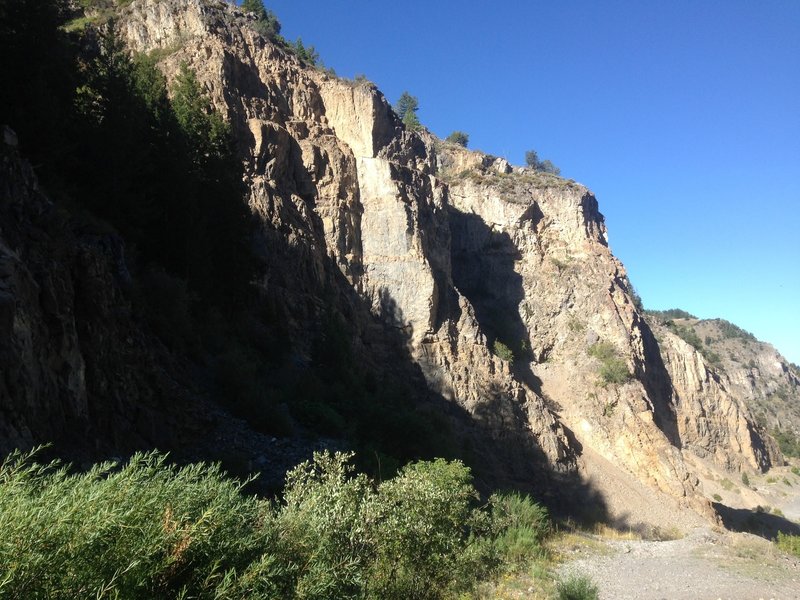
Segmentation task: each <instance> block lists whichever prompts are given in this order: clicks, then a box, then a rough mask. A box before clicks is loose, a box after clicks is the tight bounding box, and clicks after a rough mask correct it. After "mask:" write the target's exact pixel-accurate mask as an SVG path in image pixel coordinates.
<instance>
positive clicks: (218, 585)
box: [0, 453, 497, 600]
mask: <svg viewBox="0 0 800 600" xmlns="http://www.w3.org/2000/svg"><path fill="white" fill-rule="evenodd" d="M350 459H351V455H342V454H335V455H332V454H329V453H322V454H315V456H314V460H313V461H308V462H305V463H303V464H301V465H299V466H298V467H296V468H295V469H294V470H292V471H291V472H289V473H288V475H287V485H286V489H285V494H284V502H283V503H282V504H273V503H271V502H269V501H266V500H261V499H257V498H254V497H248V496H245V495H244V494H242V491H241V489H242V485H243V484H241V483H237V482H236V481H233V480H231V479H228V478H227V477H225V476H224V474H223V473H222V472H221V470H220V469H219V467H216V466H207V465H203V464H199V465H191V466H187V467H180V468H179V467H176V466H172V465H169V464H167V462H166V458H165V456H163V455H159V454H155V453H151V454H137V455H135V456H134V457H133V458H131V460H130V461H129V462H128V463H127V464H126V465H124V466H118V465H115V464H112V463H107V464H103V465H99V466H96V467H94V468H93V469H91V470H90V471H88V472H86V473H71V472H70V471H69V470H68V469H67V468H65V467H62V466H60V465H58V464H56V463H52V464H49V465H38V464H35V463H33V462H32V460H31V458H30V456H25V455H21V454H19V453H17V454H13V455H11V456H10V457H9V458H8V459H7V460H6V461H5V462H3V463H2V465H0V531H2V532H3V534H2V536H0V573H2V575H3V576H2V579H0V589H1V590H2V595H3V597H11V598H54V599H60V598H86V597H98V598H99V597H112V598H120V599H139V598H142V599H145V598H230V599H238V598H242V599H244V598H248V599H249V598H254V599H259V598H264V599H267V598H287V599H288V598H298V599H299V598H303V599H312V598H313V599H319V600H322V599H325V598H337V599H338V598H342V599H348V598H375V599H377V598H386V599H389V600H392V599H398V600H399V599H405V598H420V599H431V600H433V599H439V598H450V597H454V596H456V595H457V594H459V593H462V592H468V591H469V590H470V589H471V588H473V587H474V585H475V583H476V581H477V579H478V578H479V577H482V576H489V575H491V573H493V572H494V570H495V569H496V568H497V561H496V559H495V558H494V556H495V554H494V553H493V547H492V545H491V544H487V543H485V540H486V539H487V538H488V537H490V534H491V531H492V530H491V527H490V519H489V516H488V515H487V513H486V512H485V511H480V510H478V509H476V508H475V504H476V498H477V494H476V492H475V489H474V488H473V486H472V481H471V476H470V472H469V469H467V468H466V467H465V466H463V465H462V464H461V463H458V462H447V461H445V460H441V459H439V460H436V461H434V462H427V463H426V462H419V463H414V464H412V465H409V466H407V467H405V468H404V469H403V470H402V471H401V472H400V474H399V475H398V476H397V477H395V478H394V479H391V480H388V481H385V482H383V483H381V484H380V485H378V486H377V487H376V486H375V485H374V483H373V482H372V481H370V480H369V479H368V478H367V477H366V476H365V475H355V474H354V473H353V467H352V466H351V464H350Z"/></svg>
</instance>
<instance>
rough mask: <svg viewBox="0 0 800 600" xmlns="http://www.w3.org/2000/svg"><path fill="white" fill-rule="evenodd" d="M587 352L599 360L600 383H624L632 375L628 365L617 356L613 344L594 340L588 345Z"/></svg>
mask: <svg viewBox="0 0 800 600" xmlns="http://www.w3.org/2000/svg"><path fill="white" fill-rule="evenodd" d="M587 354H589V356H592V357H594V358H596V359H597V360H599V361H600V372H599V374H600V380H601V385H604V386H605V385H608V384H620V383H625V382H626V381H628V380H629V379H630V378H631V377H632V375H631V372H630V371H629V370H628V365H627V364H626V363H625V361H624V360H622V358H620V357H619V355H618V353H617V349H616V348H615V347H614V345H613V344H610V343H609V342H596V343H595V344H592V345H591V346H590V347H589V349H588V350H587Z"/></svg>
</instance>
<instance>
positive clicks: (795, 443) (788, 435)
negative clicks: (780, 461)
mask: <svg viewBox="0 0 800 600" xmlns="http://www.w3.org/2000/svg"><path fill="white" fill-rule="evenodd" d="M772 437H773V438H775V441H776V442H778V446H779V447H780V449H781V452H782V453H783V454H784V456H793V457H795V458H800V437H798V436H797V435H795V433H794V432H793V431H788V430H779V429H776V430H775V431H773V432H772ZM795 468H796V467H795Z"/></svg>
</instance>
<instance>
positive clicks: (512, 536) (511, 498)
mask: <svg viewBox="0 0 800 600" xmlns="http://www.w3.org/2000/svg"><path fill="white" fill-rule="evenodd" d="M489 503H490V506H491V507H492V513H491V515H492V520H493V529H494V530H495V531H498V532H499V533H498V534H497V535H496V537H495V538H494V539H493V540H492V543H493V545H494V549H495V551H496V553H497V555H499V556H500V557H501V558H502V560H503V563H504V564H505V566H506V568H508V569H511V570H514V569H519V568H522V567H524V566H525V565H526V564H527V563H528V562H530V560H531V559H533V558H539V557H542V556H544V554H545V550H544V546H543V543H544V540H545V539H546V538H547V536H548V535H549V534H550V533H551V526H550V520H549V518H548V514H547V511H546V510H545V509H544V508H543V507H542V506H540V505H538V504H536V503H535V502H533V501H532V500H531V499H530V498H529V497H528V496H525V495H523V494H519V493H517V492H511V493H503V494H495V495H493V496H492V497H491V499H490V501H489Z"/></svg>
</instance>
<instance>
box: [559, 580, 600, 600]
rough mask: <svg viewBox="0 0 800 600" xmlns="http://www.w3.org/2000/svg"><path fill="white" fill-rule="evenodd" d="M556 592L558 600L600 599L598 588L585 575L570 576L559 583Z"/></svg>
mask: <svg viewBox="0 0 800 600" xmlns="http://www.w3.org/2000/svg"><path fill="white" fill-rule="evenodd" d="M556 592H557V594H558V595H557V598H558V600H597V599H598V598H599V597H600V591H599V590H598V589H597V586H596V585H594V583H592V580H591V579H590V578H589V577H586V576H585V575H569V576H568V577H567V578H566V579H563V580H561V581H559V582H558V585H557V587H556Z"/></svg>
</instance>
